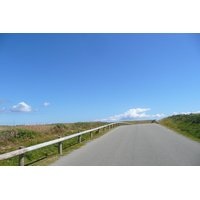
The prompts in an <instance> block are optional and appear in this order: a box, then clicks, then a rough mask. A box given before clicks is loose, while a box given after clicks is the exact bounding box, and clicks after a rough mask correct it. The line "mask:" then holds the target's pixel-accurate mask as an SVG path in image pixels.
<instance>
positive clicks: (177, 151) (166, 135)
mask: <svg viewBox="0 0 200 200" xmlns="http://www.w3.org/2000/svg"><path fill="white" fill-rule="evenodd" d="M186 165H191V166H199V165H200V143H197V142H195V141H192V140H190V139H188V138H186V137H184V136H182V135H179V134H177V133H175V132H173V131H171V130H169V129H167V128H165V127H163V126H161V125H158V124H141V125H128V126H121V127H118V128H116V129H114V130H112V131H110V132H108V133H107V134H105V135H103V136H102V137H100V138H98V139H95V140H93V141H90V142H88V143H87V144H86V145H84V146H83V147H81V148H80V149H77V150H74V151H73V152H71V153H70V154H68V155H66V156H63V157H61V158H60V159H59V160H58V161H56V162H55V163H54V164H52V166H186Z"/></svg>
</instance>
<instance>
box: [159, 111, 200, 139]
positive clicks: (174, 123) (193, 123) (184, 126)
mask: <svg viewBox="0 0 200 200" xmlns="http://www.w3.org/2000/svg"><path fill="white" fill-rule="evenodd" d="M159 124H161V125H163V126H165V127H167V128H170V129H172V130H174V131H176V132H178V133H180V134H182V135H185V136H187V137H189V138H191V139H194V140H196V141H198V142H200V114H189V115H173V116H170V117H166V118H164V119H162V120H160V121H159Z"/></svg>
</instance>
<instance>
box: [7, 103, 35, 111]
mask: <svg viewBox="0 0 200 200" xmlns="http://www.w3.org/2000/svg"><path fill="white" fill-rule="evenodd" d="M11 111H12V112H31V111H33V110H32V108H31V106H29V105H27V104H26V103H24V102H21V103H18V104H17V105H16V106H13V107H12V108H11Z"/></svg>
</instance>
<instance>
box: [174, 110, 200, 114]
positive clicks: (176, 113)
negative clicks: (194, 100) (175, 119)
mask: <svg viewBox="0 0 200 200" xmlns="http://www.w3.org/2000/svg"><path fill="white" fill-rule="evenodd" d="M191 113H194V114H197V113H200V111H197V112H181V113H177V112H174V113H173V115H180V114H181V115H189V114H191Z"/></svg>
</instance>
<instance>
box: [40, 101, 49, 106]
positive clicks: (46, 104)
mask: <svg viewBox="0 0 200 200" xmlns="http://www.w3.org/2000/svg"><path fill="white" fill-rule="evenodd" d="M42 105H43V106H49V105H50V103H47V102H45V103H43V104H42Z"/></svg>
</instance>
